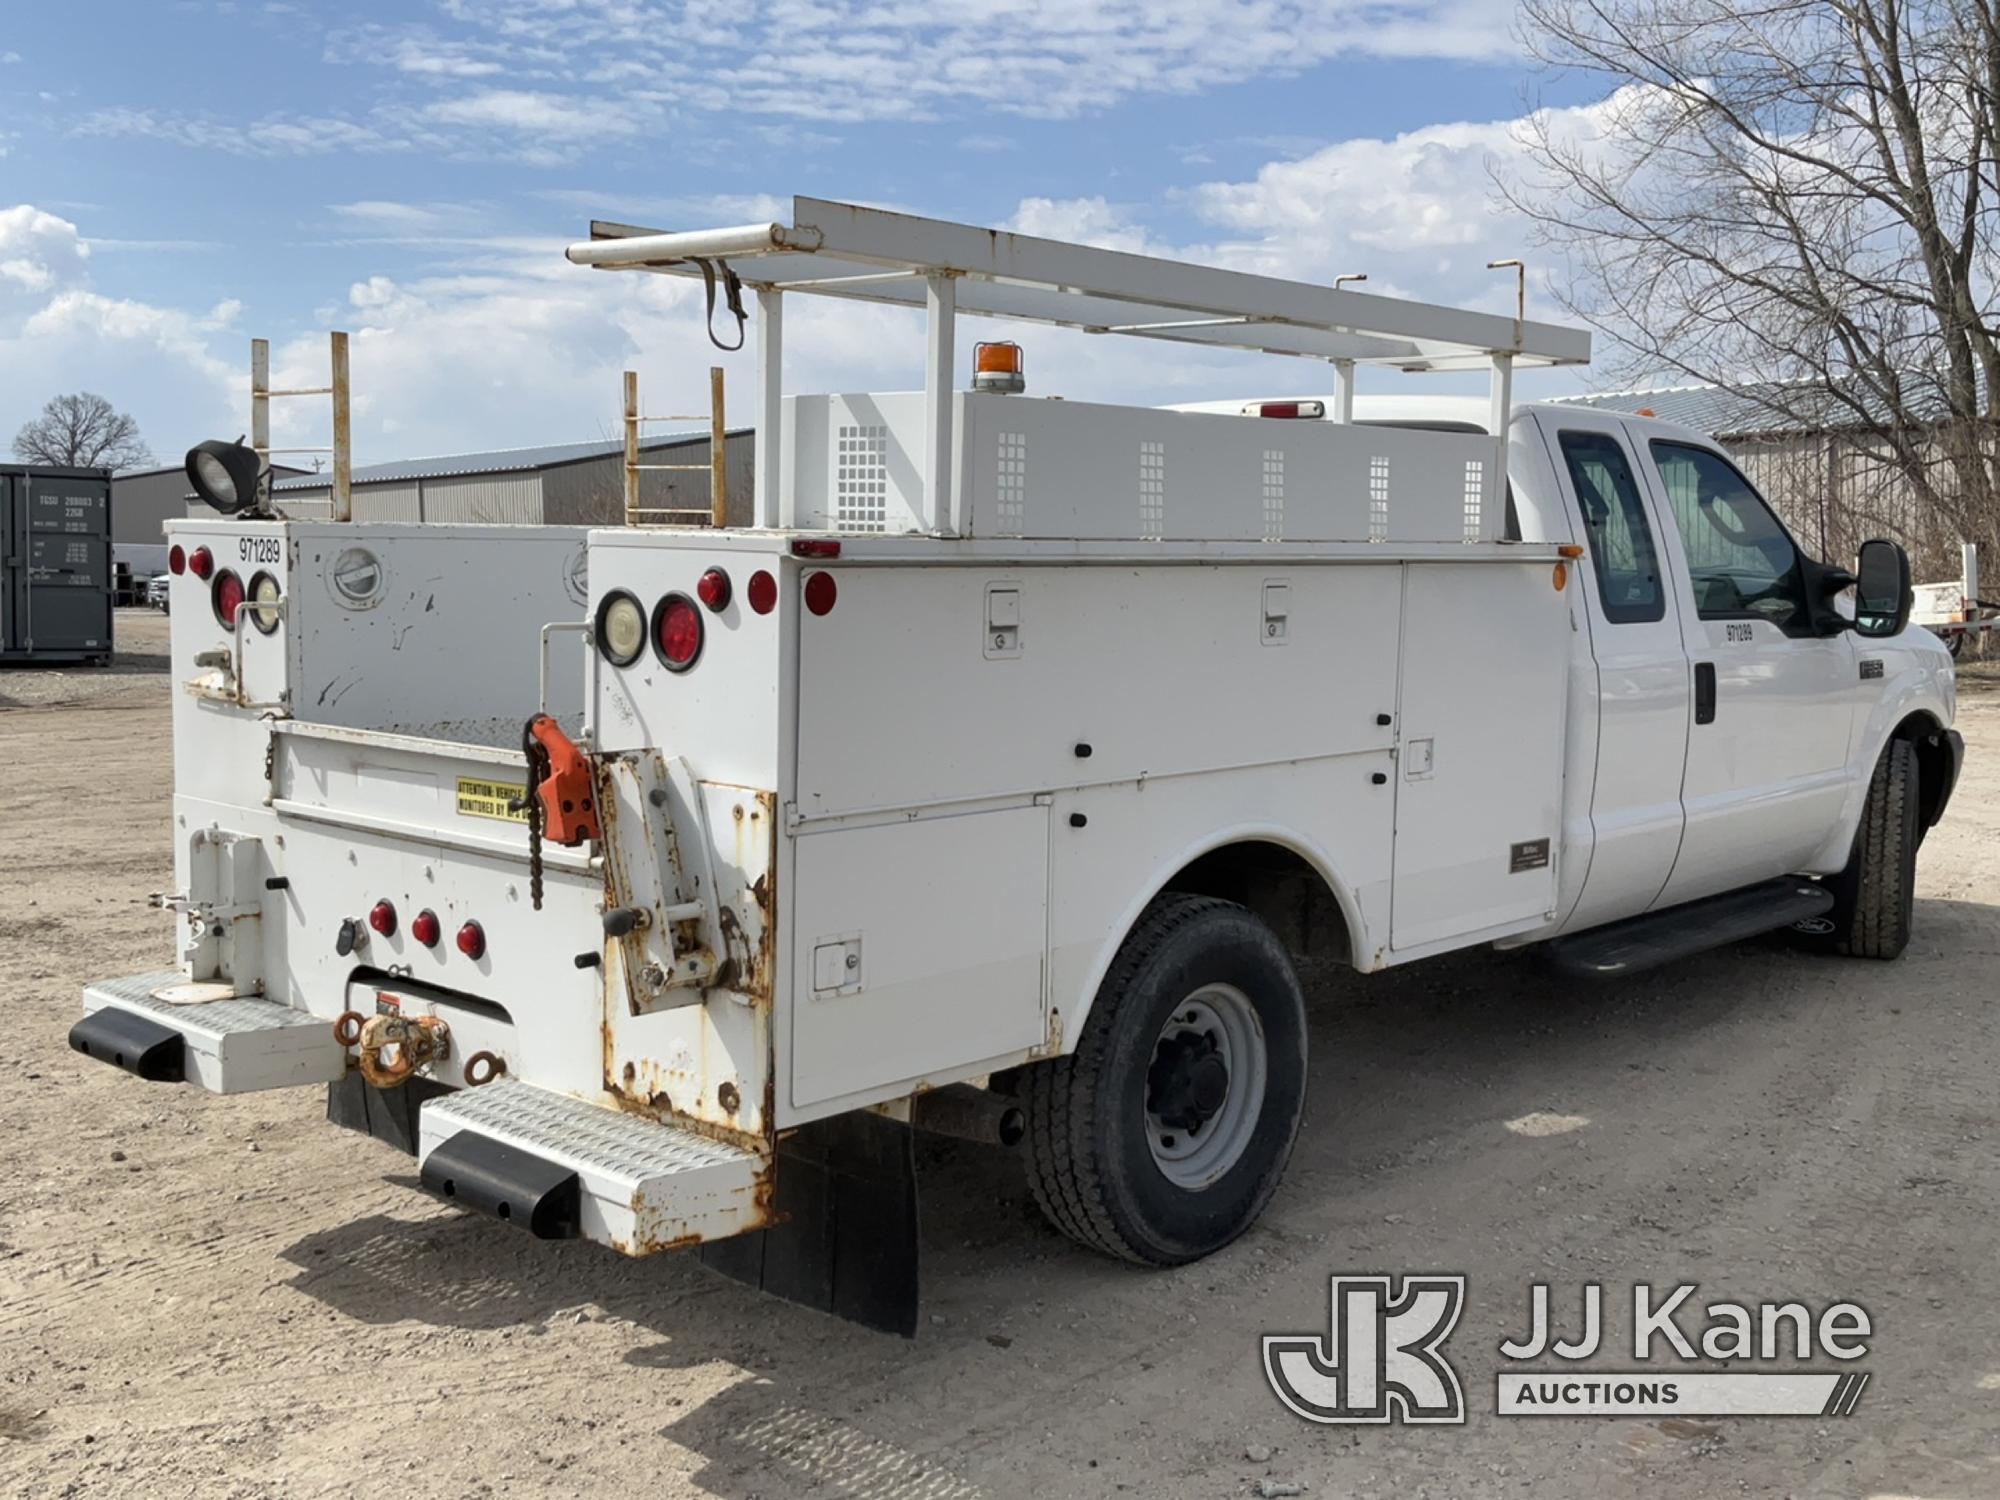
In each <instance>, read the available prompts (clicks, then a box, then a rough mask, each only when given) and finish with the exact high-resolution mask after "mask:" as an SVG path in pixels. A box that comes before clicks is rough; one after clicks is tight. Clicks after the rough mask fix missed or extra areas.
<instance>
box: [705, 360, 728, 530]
mask: <svg viewBox="0 0 2000 1500" xmlns="http://www.w3.org/2000/svg"><path fill="white" fill-rule="evenodd" d="M708 499H709V504H710V505H711V506H712V507H713V509H714V512H715V519H714V521H713V522H712V524H713V525H714V527H715V529H716V530H718V531H720V530H721V529H722V528H723V527H725V526H727V525H728V524H729V424H728V423H727V422H725V421H724V420H723V412H722V366H721V365H710V366H709V367H708Z"/></svg>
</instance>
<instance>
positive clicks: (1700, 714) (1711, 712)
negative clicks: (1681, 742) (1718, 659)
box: [1694, 661, 1715, 724]
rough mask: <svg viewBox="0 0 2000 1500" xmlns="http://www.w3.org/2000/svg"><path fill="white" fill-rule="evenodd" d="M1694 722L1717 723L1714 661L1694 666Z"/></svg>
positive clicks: (1698, 663) (1702, 662)
mask: <svg viewBox="0 0 2000 1500" xmlns="http://www.w3.org/2000/svg"><path fill="white" fill-rule="evenodd" d="M1694 721H1695V723H1697V724H1713V723H1714V722H1715V663H1714V662H1712V661H1698V662H1696V663H1695V664H1694Z"/></svg>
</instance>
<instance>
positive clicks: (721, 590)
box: [694, 568, 729, 614]
mask: <svg viewBox="0 0 2000 1500" xmlns="http://www.w3.org/2000/svg"><path fill="white" fill-rule="evenodd" d="M694 596H695V597H696V598H697V599H699V600H701V602H702V603H703V604H706V605H707V606H708V607H709V608H710V609H712V610H713V611H715V613H717V614H721V613H722V612H723V611H724V610H725V609H727V608H728V607H729V575H728V574H727V573H725V572H723V571H722V569H720V568H710V569H709V570H708V571H707V572H706V573H704V574H702V575H701V582H699V583H697V584H696V585H695V586H694Z"/></svg>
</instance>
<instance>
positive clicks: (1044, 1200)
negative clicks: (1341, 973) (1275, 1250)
mask: <svg viewBox="0 0 2000 1500" xmlns="http://www.w3.org/2000/svg"><path fill="white" fill-rule="evenodd" d="M1305 1082H1306V1025H1305V1000H1304V997H1303V995H1302V994H1301V993H1300V990H1299V982H1298V976H1297V975H1296V974H1294V973H1293V972H1292V965H1291V961H1290V959H1288V958H1287V957H1286V955H1285V950H1284V948H1283V947H1282V945H1280V944H1279V942H1278V940H1277V938H1276V937H1275V936H1273V935H1272V933H1271V930H1270V928H1268V927H1266V926H1265V925H1264V924H1263V923H1262V922H1261V921H1259V920H1258V919H1257V918H1256V917H1254V916H1252V915H1251V914H1250V913H1249V912H1248V911H1246V910H1245V909H1244V908H1243V907H1241V906H1237V905H1235V904H1233V903H1231V902H1227V901H1219V900H1216V899H1214V898H1211V897H1207V896H1189V895H1181V894H1178V893H1168V894H1167V895H1164V896H1161V897H1160V898H1159V899H1158V900H1157V901H1155V902H1154V903H1153V904H1152V905H1151V906H1150V907H1148V908H1147V910H1146V913H1145V915H1144V916H1142V917H1141V918H1140V920H1139V922H1138V924H1137V925H1136V926H1135V927H1134V928H1133V930H1132V932H1131V933H1130V934H1129V935H1128V936H1127V937H1126V939H1125V942H1124V944H1123V946H1121V947H1120V948H1119V950H1118V956H1117V958H1116V959H1115V960H1113V962H1112V965H1111V969H1110V972H1109V973H1107V974H1106V975H1105V977H1104V983H1103V984H1102V985H1101V986H1099V988H1098V992H1097V1002H1096V1004H1095V1006H1094V1007H1093V1008H1092V1010H1091V1013H1090V1017H1089V1019H1088V1021H1087V1022H1086V1023H1085V1025H1084V1029H1083V1034H1082V1036H1081V1037H1080V1038H1079V1039H1078V1042H1077V1048H1076V1051H1075V1053H1074V1054H1072V1055H1071V1056H1069V1057H1063V1058H1057V1059H1054V1060H1052V1061H1049V1062H1045V1063H1040V1064H1037V1065H1035V1066H1033V1067H1029V1068H1025V1069H1023V1070H1022V1071H1021V1073H1020V1075H1019V1080H1018V1084H1017V1089H1018V1092H1019V1095H1020V1098H1021V1103H1022V1107H1023V1109H1024V1110H1025V1112H1026V1114H1027V1119H1028V1136H1027V1161H1028V1178H1029V1183H1030V1185H1031V1186H1032V1187H1033V1189H1034V1193H1035V1200H1036V1202H1037V1203H1039V1204H1040V1205H1041V1208H1042V1212H1043V1213H1044V1214H1046V1215H1047V1216H1048V1218H1049V1221H1050V1222H1051V1223H1053V1224H1054V1225H1055V1226H1056V1228H1058V1229H1060V1230H1062V1231H1063V1233H1065V1234H1067V1235H1069V1236H1070V1237H1071V1238H1072V1239H1074V1240H1077V1241H1079V1242H1080V1243H1082V1244H1085V1245H1089V1246H1090V1247H1092V1248H1093V1249H1096V1250H1101V1251H1103V1252H1104V1253H1105V1254H1107V1255H1115V1256H1118V1257H1120V1258H1122V1259H1125V1260H1132V1261H1138V1262H1141V1263H1142V1264H1147V1265H1159V1266H1171V1265H1181V1264H1183V1263H1185V1262H1187V1261H1191V1260H1198V1259H1200V1258H1201V1257H1202V1256H1204V1255H1208V1254H1210V1253H1211V1252H1213V1251H1215V1250H1219V1249H1220V1248H1221V1247H1222V1246H1224V1245H1226V1244H1228V1243H1229V1242H1230V1241H1231V1240H1233V1239H1235V1238H1236V1236H1237V1235H1239V1234H1241V1233H1242V1232H1243V1231H1244V1230H1245V1229H1246V1228H1248V1227H1249V1226H1250V1224H1251V1223H1252V1222H1254V1221H1255V1219H1256V1217H1257V1215H1258V1214H1259V1213H1260V1212H1262V1211H1263V1208H1264V1205H1265V1204H1266V1203H1267V1202H1269V1201H1270V1198H1271V1194H1272V1193H1273V1192H1275V1191H1276V1190H1277V1186H1278V1179H1279V1177H1280V1176H1281V1175H1282V1174H1283V1172H1284V1169H1285V1162H1286V1160H1287V1159H1288V1158H1289V1157H1290V1155H1291V1150H1292V1142H1293V1140H1294V1139H1295V1138H1296V1137H1297V1135H1298V1129H1299V1120H1300V1117H1301V1115H1302V1114H1303V1112H1304V1106H1305Z"/></svg>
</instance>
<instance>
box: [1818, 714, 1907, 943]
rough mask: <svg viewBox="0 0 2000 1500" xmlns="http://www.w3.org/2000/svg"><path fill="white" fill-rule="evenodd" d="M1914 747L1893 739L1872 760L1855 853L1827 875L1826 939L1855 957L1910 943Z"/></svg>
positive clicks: (1855, 835) (1903, 741) (1855, 836)
mask: <svg viewBox="0 0 2000 1500" xmlns="http://www.w3.org/2000/svg"><path fill="white" fill-rule="evenodd" d="M1917 791H1918V787H1917V751H1916V747H1915V746H1914V745H1912V744H1911V743H1910V742H1909V741H1908V740H1891V741H1889V743H1888V745H1887V746H1886V747H1885V748H1884V749H1883V751H1882V758H1881V759H1880V760H1878V761H1877V762H1876V763H1875V774H1874V775H1873V776H1872V777H1870V778H1869V781H1868V799H1867V801H1866V802H1864V803H1863V804H1862V807H1861V826H1860V828H1858V829H1856V830H1855V834H1854V852H1853V853H1852V854H1850V855H1849V856H1848V859H1847V867H1846V868H1845V869H1843V870H1842V871H1841V872H1840V873H1839V874H1838V875H1836V876H1834V877H1833V880H1832V882H1831V884H1832V886H1833V897H1834V900H1833V910H1832V911H1830V912H1829V913H1827V920H1828V921H1829V922H1830V923H1831V924H1832V926H1831V930H1830V931H1829V932H1828V933H1827V934H1826V941H1827V942H1828V943H1829V944H1830V945H1831V946H1832V948H1833V950H1834V951H1835V952H1836V953H1845V954H1849V955H1851V956H1852V957H1855V958H1895V957H1898V956H1899V955H1900V954H1901V953H1902V951H1903V949H1905V948H1906V947H1908V946H1909V942H1910V920H1911V907H1912V903H1913V901H1914V899H1915V896H1916V885H1917V843H1918V836H1919V833H1920V829H1919V828H1918V826H1917V823H1918V810H1919V809H1918V796H1917Z"/></svg>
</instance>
